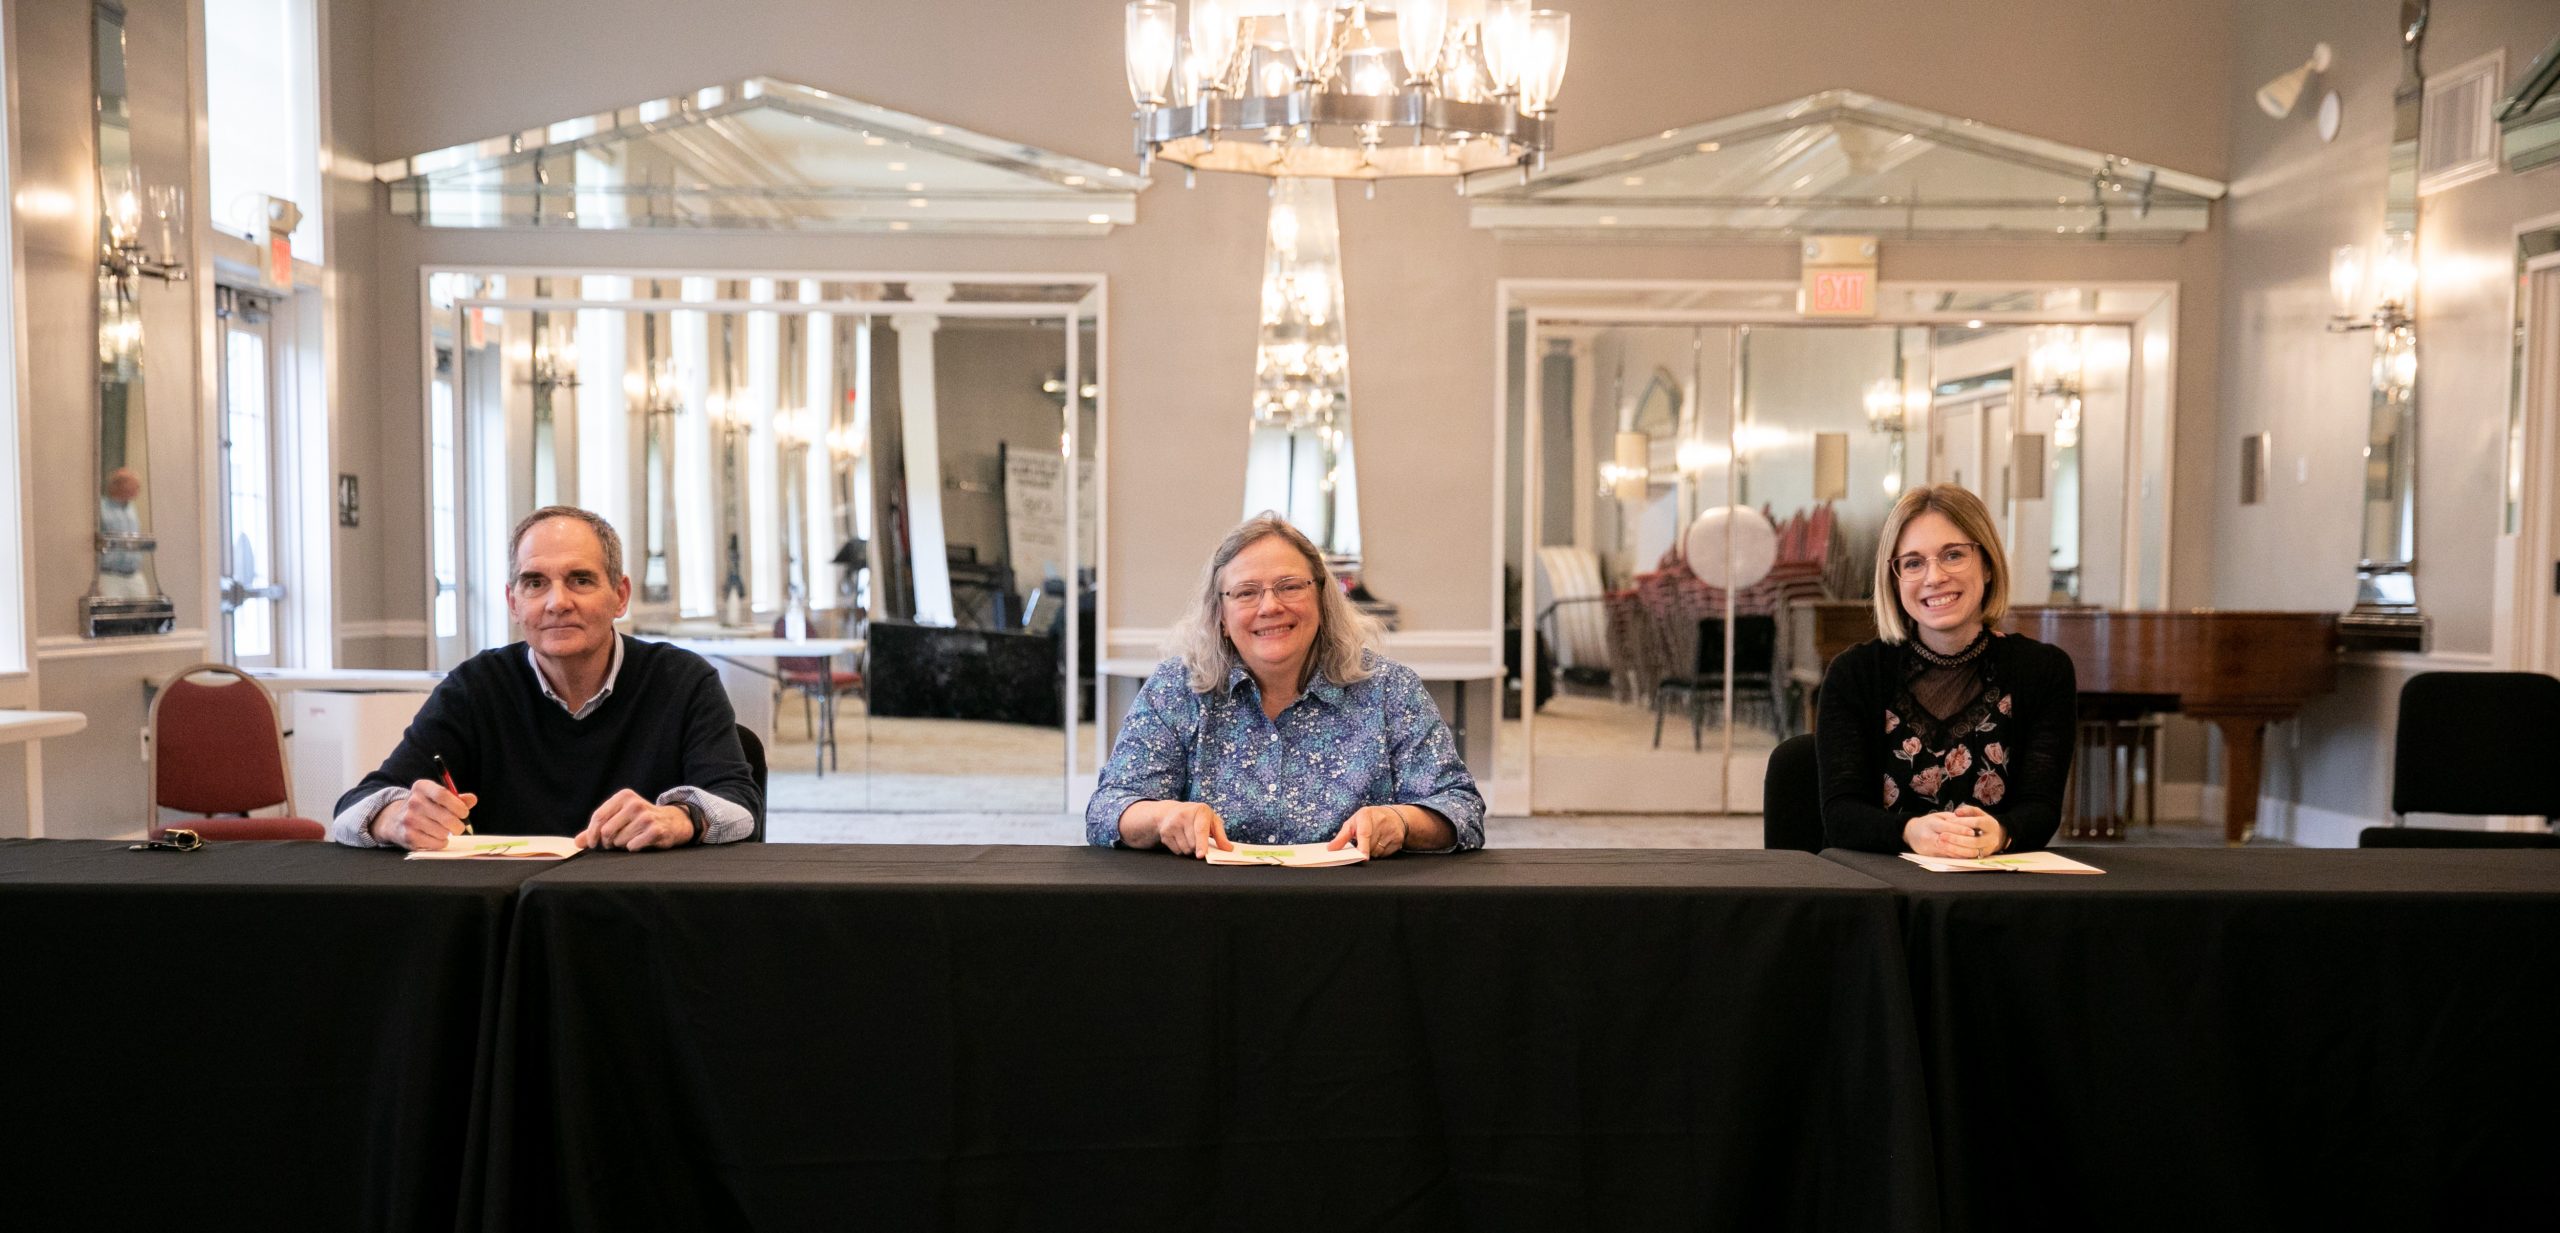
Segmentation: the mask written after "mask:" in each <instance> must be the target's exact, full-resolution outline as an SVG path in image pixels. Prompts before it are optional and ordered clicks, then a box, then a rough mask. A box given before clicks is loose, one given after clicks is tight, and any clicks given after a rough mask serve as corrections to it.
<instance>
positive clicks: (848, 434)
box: [827, 424, 862, 462]
mask: <svg viewBox="0 0 2560 1233" xmlns="http://www.w3.org/2000/svg"><path fill="white" fill-rule="evenodd" d="M827 453H828V454H829V455H830V456H832V457H833V458H835V459H836V460H837V461H838V462H844V461H848V460H850V459H855V458H860V457H862V438H860V437H857V436H855V435H853V425H851V424H838V425H836V426H835V427H833V428H830V429H828V430H827Z"/></svg>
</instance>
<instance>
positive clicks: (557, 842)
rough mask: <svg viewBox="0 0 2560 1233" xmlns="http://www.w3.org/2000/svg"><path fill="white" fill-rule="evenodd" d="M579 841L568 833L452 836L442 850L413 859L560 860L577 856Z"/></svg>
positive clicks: (417, 855) (421, 854) (413, 853)
mask: <svg viewBox="0 0 2560 1233" xmlns="http://www.w3.org/2000/svg"><path fill="white" fill-rule="evenodd" d="M579 851H580V849H579V847H578V841H577V840H575V839H571V838H569V837H568V836H566V835H450V836H447V837H446V838H445V841H444V850H443V851H440V852H412V853H410V854H409V859H410V860H413V861H490V860H518V861H556V860H566V859H568V858H569V857H572V856H576V855H577V854H578V852H579Z"/></svg>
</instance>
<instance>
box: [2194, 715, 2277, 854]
mask: <svg viewBox="0 0 2560 1233" xmlns="http://www.w3.org/2000/svg"><path fill="white" fill-rule="evenodd" d="M2198 718H2211V719H2212V720H2213V726H2214V727H2215V728H2217V729H2219V730H2220V731H2221V733H2222V760H2223V771H2222V841H2223V842H2224V843H2227V844H2230V845H2231V846H2232V847H2235V848H2236V847H2239V846H2240V845H2241V844H2244V843H2247V842H2249V840H2250V838H2251V837H2252V836H2254V835H2256V834H2257V833H2258V785H2259V781H2260V779H2261V778H2262V777H2263V775H2264V773H2265V756H2266V736H2267V720H2268V719H2269V718H2271V717H2270V716H2267V715H2261V714H2241V715H2213V716H2209V717H2208V716H2198Z"/></svg>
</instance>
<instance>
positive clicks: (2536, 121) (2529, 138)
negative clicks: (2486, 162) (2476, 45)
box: [2498, 38, 2560, 171]
mask: <svg viewBox="0 0 2560 1233" xmlns="http://www.w3.org/2000/svg"><path fill="white" fill-rule="evenodd" d="M2498 125H2499V127H2500V128H2501V129H2503V130H2504V132H2503V134H2502V136H2503V138H2504V140H2505V143H2506V159H2507V170H2509V171H2530V170H2532V169H2534V168H2536V167H2540V166H2542V165H2544V164H2546V163H2555V162H2560V38H2555V39H2553V40H2551V45H2550V46H2549V47H2545V48H2543V49H2542V54H2541V55H2538V56H2535V57H2534V58H2533V63H2531V64H2529V65H2526V66H2525V70H2524V76H2523V77H2521V78H2519V79H2517V81H2516V88H2515V89H2514V91H2512V92H2511V93H2509V94H2508V95H2507V99H2506V101H2505V102H2504V103H2502V104H2500V105H2499V107H2498Z"/></svg>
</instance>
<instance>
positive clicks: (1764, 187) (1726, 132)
mask: <svg viewBox="0 0 2560 1233" xmlns="http://www.w3.org/2000/svg"><path fill="white" fill-rule="evenodd" d="M1468 191H1469V193H1470V194H1471V195H1472V196H1473V197H1474V198H1475V200H1476V205H1475V208H1474V213H1473V221H1474V223H1475V225H1476V226H1478V227H1482V228H1489V229H1492V230H1495V231H1500V232H1505V233H1515V234H1519V235H1523V236H1536V237H1537V238H1539V239H1542V240H1554V239H1559V238H1574V237H1576V236H1580V237H1583V238H1591V239H1610V240H1625V239H1630V238H1656V239H1674V238H1676V239H1683V240H1696V239H1700V238H1728V239H1786V238H1793V237H1797V236H1803V235H1813V234H1822V233H1850V234H1862V235H1867V234H1871V235H1890V236H1902V237H1940V238H1998V239H2004V240H2016V239H2029V238H2044V239H2064V240H2101V241H2113V242H2119V243H2121V242H2127V241H2133V242H2154V243H2175V242H2176V241H2177V240H2179V239H2180V238H2181V237H2183V236H2185V235H2186V234H2187V233H2189V232H2194V231H2202V230H2204V229H2205V227H2206V225H2207V222H2208V220H2209V216H2210V211H2211V206H2212V203H2213V202H2214V201H2215V200H2217V199H2219V198H2220V197H2221V196H2222V195H2223V192H2224V186H2223V184H2222V183H2221V182H2219V181H2215V180H2208V179H2205V178H2203V177H2201V176H2193V175H2187V174H2185V173H2183V172H2177V171H2171V170H2169V169H2167V168H2163V167H2154V166H2151V165H2149V164H2146V163H2140V162H2136V161H2134V160H2132V159H2128V158H2120V157H2118V156H2115V155H2111V154H2105V153H2101V152H2099V151H2096V150H2083V149H2080V148H2078V147H2075V146H2067V145H2064V144H2062V143H2060V142H2056V141H2047V140H2045V139H2043V138H2040V137H2030V136H2027V135H2026V134H2023V133H2014V132H2009V131H2007V130H2004V129H1998V128H1993V127H1991V126H1990V125H1987V124H1981V123H1978V122H1975V121H1972V120H1964V119H1958V118H1956V117H1953V116H1944V115H1939V114H1938V113H1936V112H1930V111H1923V110H1920V109H1919V108H1916V107H1905V106H1903V105H1901V104H1899V103H1890V102H1886V101H1885V100H1883V99H1878V98H1873V97H1870V96H1868V95H1864V94H1858V93H1854V92H1852V91H1847V90H1828V91H1824V92H1823V93H1820V94H1815V95H1811V96H1808V97H1806V98H1801V99H1797V100H1795V101H1794V102H1790V103H1782V104H1779V105H1777V106H1775V107H1765V108H1762V109H1760V110H1757V111H1751V112H1745V113H1743V114H1741V115H1736V116H1729V117H1726V118H1724V119H1721V120H1713V121H1709V122H1707V123H1704V124H1693V125H1690V126H1689V127H1687V128H1678V129H1665V130H1663V131H1662V132H1661V133H1660V134H1659V135H1657V136H1653V137H1646V138H1641V139H1639V140H1635V141H1628V142H1622V143H1620V144H1618V145H1614V146H1609V147H1606V148H1603V149H1599V150H1593V151H1590V152H1588V153H1584V154H1577V155H1574V156H1572V157H1570V158H1561V159H1554V160H1551V161H1549V163H1548V164H1547V167H1546V169H1545V170H1544V171H1541V172H1538V173H1536V174H1534V175H1532V176H1530V177H1529V178H1528V180H1527V181H1526V182H1522V181H1520V180H1519V179H1518V178H1517V177H1516V176H1514V175H1512V174H1509V173H1485V174H1482V175H1478V176H1475V177H1471V178H1470V179H1469V181H1468Z"/></svg>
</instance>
